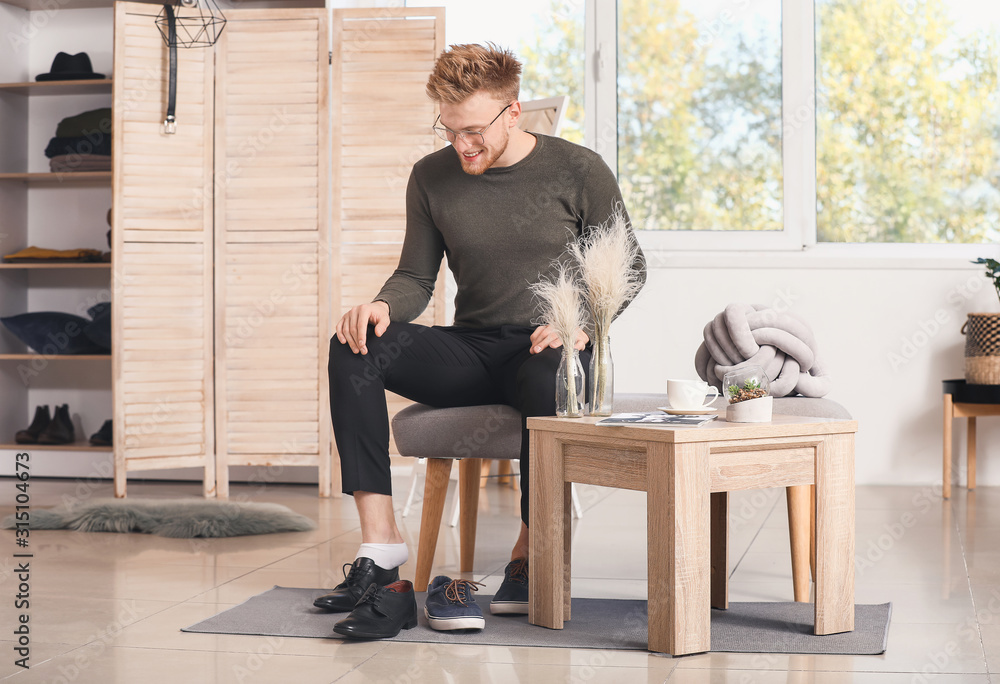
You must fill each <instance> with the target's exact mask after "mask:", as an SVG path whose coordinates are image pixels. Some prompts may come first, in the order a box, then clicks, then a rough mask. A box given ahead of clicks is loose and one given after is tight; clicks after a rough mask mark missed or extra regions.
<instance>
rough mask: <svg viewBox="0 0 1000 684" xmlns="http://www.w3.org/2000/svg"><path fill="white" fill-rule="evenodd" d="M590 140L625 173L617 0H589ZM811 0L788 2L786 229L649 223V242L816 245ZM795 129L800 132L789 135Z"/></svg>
mask: <svg viewBox="0 0 1000 684" xmlns="http://www.w3.org/2000/svg"><path fill="white" fill-rule="evenodd" d="M584 16H585V19H584V21H585V24H586V41H585V50H586V52H587V55H586V67H587V68H586V73H585V83H584V92H585V112H586V123H585V144H586V145H587V147H589V148H591V149H592V150H595V151H596V152H597V153H598V154H600V155H601V157H603V158H604V161H605V162H606V163H607V165H608V166H609V167H611V169H612V170H613V171H614V172H615V175H616V176H617V174H618V139H617V131H618V88H617V85H618V83H617V77H618V64H617V59H618V42H617V41H618V0H587V7H586V11H585V12H584ZM814 26H815V24H814V8H813V3H812V2H782V3H781V34H782V35H781V79H782V87H781V100H782V103H781V110H782V145H781V157H782V223H783V225H784V228H783V230H780V231H754V230H710V229H706V230H684V231H680V230H643V229H642V226H640V225H637V226H635V228H636V230H637V231H638V234H639V239H640V242H641V243H642V246H643V247H644V248H648V249H652V250H671V251H678V250H682V251H718V250H732V251H743V250H767V251H793V250H798V251H801V250H803V249H805V248H807V247H809V246H812V245H815V244H816V209H815V207H816V153H815V150H816V97H815V93H816V72H815V69H814V68H813V65H814V64H815V54H816V43H815V28H814ZM789 132H791V133H793V134H792V135H788V134H789Z"/></svg>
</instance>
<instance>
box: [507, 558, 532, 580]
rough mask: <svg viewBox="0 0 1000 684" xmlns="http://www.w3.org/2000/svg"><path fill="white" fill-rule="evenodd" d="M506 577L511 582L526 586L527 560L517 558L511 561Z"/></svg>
mask: <svg viewBox="0 0 1000 684" xmlns="http://www.w3.org/2000/svg"><path fill="white" fill-rule="evenodd" d="M508 577H510V580H511V581H512V582H520V583H521V584H526V583H527V582H528V559H527V558H518V559H516V560H514V561H511V565H510V570H509V572H508Z"/></svg>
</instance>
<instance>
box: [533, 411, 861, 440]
mask: <svg viewBox="0 0 1000 684" xmlns="http://www.w3.org/2000/svg"><path fill="white" fill-rule="evenodd" d="M718 415H719V417H718V418H716V419H715V420H712V421H709V422H707V423H705V424H703V425H698V426H688V425H663V424H658V425H657V424H649V423H637V424H634V425H597V424H596V423H597V422H598V421H599V420H601V418H599V417H597V416H584V417H583V418H556V417H554V416H543V417H536V418H528V429H529V430H537V431H543V432H556V433H560V434H566V435H579V436H596V437H601V436H603V437H610V438H613V439H638V440H643V441H655V442H672V443H685V442H717V441H724V440H734V439H768V438H774V437H802V436H806V435H834V434H843V433H855V432H857V431H858V422H857V421H856V420H840V419H836V418H811V417H808V416H782V415H774V416H772V417H771V422H769V423H730V422H727V421H726V419H725V415H726V412H725V411H724V410H720V411H719V413H718Z"/></svg>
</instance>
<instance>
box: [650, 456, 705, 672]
mask: <svg viewBox="0 0 1000 684" xmlns="http://www.w3.org/2000/svg"><path fill="white" fill-rule="evenodd" d="M646 463H647V466H646V467H647V475H646V480H647V490H646V491H647V492H648V495H647V497H646V509H647V513H646V515H647V522H646V535H647V551H646V553H647V572H648V576H649V590H648V597H647V604H648V610H649V650H650V651H657V652H661V653H670V654H671V655H682V654H685V653H701V652H703V651H708V650H709V648H710V647H711V640H712V635H711V572H710V570H711V567H712V558H711V539H710V535H711V524H712V520H711V518H712V514H711V503H710V495H709V482H710V478H709V446H708V444H707V443H704V442H702V443H694V444H666V443H663V442H652V443H649V445H648V451H647V455H646Z"/></svg>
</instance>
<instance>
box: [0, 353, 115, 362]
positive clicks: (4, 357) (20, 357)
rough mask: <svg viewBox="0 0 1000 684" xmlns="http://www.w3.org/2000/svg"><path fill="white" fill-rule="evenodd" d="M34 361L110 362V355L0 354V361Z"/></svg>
mask: <svg viewBox="0 0 1000 684" xmlns="http://www.w3.org/2000/svg"><path fill="white" fill-rule="evenodd" d="M35 359H45V360H46V361H104V360H107V361H110V360H111V354H52V355H49V356H46V355H43V354H0V361H34V360H35Z"/></svg>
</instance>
